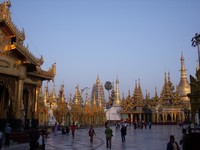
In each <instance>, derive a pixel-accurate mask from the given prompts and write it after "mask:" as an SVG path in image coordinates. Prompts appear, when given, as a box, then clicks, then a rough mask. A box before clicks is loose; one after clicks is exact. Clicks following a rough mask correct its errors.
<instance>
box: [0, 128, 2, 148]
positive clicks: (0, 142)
mask: <svg viewBox="0 0 200 150" xmlns="http://www.w3.org/2000/svg"><path fill="white" fill-rule="evenodd" d="M2 142H3V132H2V131H1V130H0V149H1V147H2Z"/></svg>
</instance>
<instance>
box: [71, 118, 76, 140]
mask: <svg viewBox="0 0 200 150" xmlns="http://www.w3.org/2000/svg"><path fill="white" fill-rule="evenodd" d="M71 130H72V137H73V139H74V134H75V130H76V126H75V124H74V122H73V124H72V125H71Z"/></svg>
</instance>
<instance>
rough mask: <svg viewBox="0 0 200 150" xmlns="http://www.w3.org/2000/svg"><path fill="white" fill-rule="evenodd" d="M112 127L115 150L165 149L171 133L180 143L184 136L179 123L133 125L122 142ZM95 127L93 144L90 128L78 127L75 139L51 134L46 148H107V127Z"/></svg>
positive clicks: (24, 148) (17, 147)
mask: <svg viewBox="0 0 200 150" xmlns="http://www.w3.org/2000/svg"><path fill="white" fill-rule="evenodd" d="M111 128H112V130H113V138H112V149H113V150H165V149H166V145H167V142H168V141H169V136H170V135H171V134H173V135H175V138H176V141H177V142H178V143H179V141H180V138H181V136H182V133H181V130H182V128H181V127H179V126H178V125H168V126H166V125H153V126H152V128H151V130H150V129H148V128H147V129H136V130H135V129H134V127H133V126H128V127H127V136H126V142H124V143H122V141H121V133H120V130H119V129H118V130H116V129H115V127H114V126H113V127H111ZM94 129H95V132H96V136H95V137H94V142H93V143H92V144H91V143H90V140H89V136H88V130H89V129H77V130H76V133H75V138H74V139H72V136H71V134H70V135H62V134H61V132H60V133H59V134H58V135H57V136H54V135H53V134H50V136H49V138H47V140H46V150H106V149H107V148H106V141H105V134H104V131H105V128H104V127H101V128H94ZM7 149H8V148H7ZM3 150H5V148H4V147H3ZM9 150H29V144H28V143H26V144H12V145H11V146H10V148H9Z"/></svg>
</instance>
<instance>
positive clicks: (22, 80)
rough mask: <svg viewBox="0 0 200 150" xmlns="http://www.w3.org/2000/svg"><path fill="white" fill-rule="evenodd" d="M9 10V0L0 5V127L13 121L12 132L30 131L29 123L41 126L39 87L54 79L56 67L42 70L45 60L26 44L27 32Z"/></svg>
mask: <svg viewBox="0 0 200 150" xmlns="http://www.w3.org/2000/svg"><path fill="white" fill-rule="evenodd" d="M10 7H11V3H10V0H8V1H4V2H2V3H1V4H0V95H1V97H0V122H1V124H0V128H4V127H5V124H6V122H10V124H11V126H12V128H13V129H20V128H21V127H23V126H25V128H26V129H28V128H29V125H30V123H31V124H32V126H38V122H39V114H38V101H39V94H40V88H41V86H42V82H43V81H44V80H53V79H54V76H55V74H56V65H55V64H53V65H52V67H51V68H50V69H49V70H47V71H44V70H42V68H41V66H42V64H43V63H44V59H43V57H42V56H41V57H40V58H37V57H35V56H34V55H33V54H32V53H31V52H30V51H29V49H28V46H25V45H24V40H25V32H24V30H22V31H20V30H19V29H18V28H17V27H16V26H15V24H14V23H13V22H12V17H11V12H10ZM23 120H24V121H23ZM23 123H25V125H23Z"/></svg>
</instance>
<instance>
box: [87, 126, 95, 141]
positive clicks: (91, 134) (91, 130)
mask: <svg viewBox="0 0 200 150" xmlns="http://www.w3.org/2000/svg"><path fill="white" fill-rule="evenodd" d="M88 133H89V136H90V142H91V143H93V137H94V135H95V131H94V128H93V125H91V126H90V129H89V132H88Z"/></svg>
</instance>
